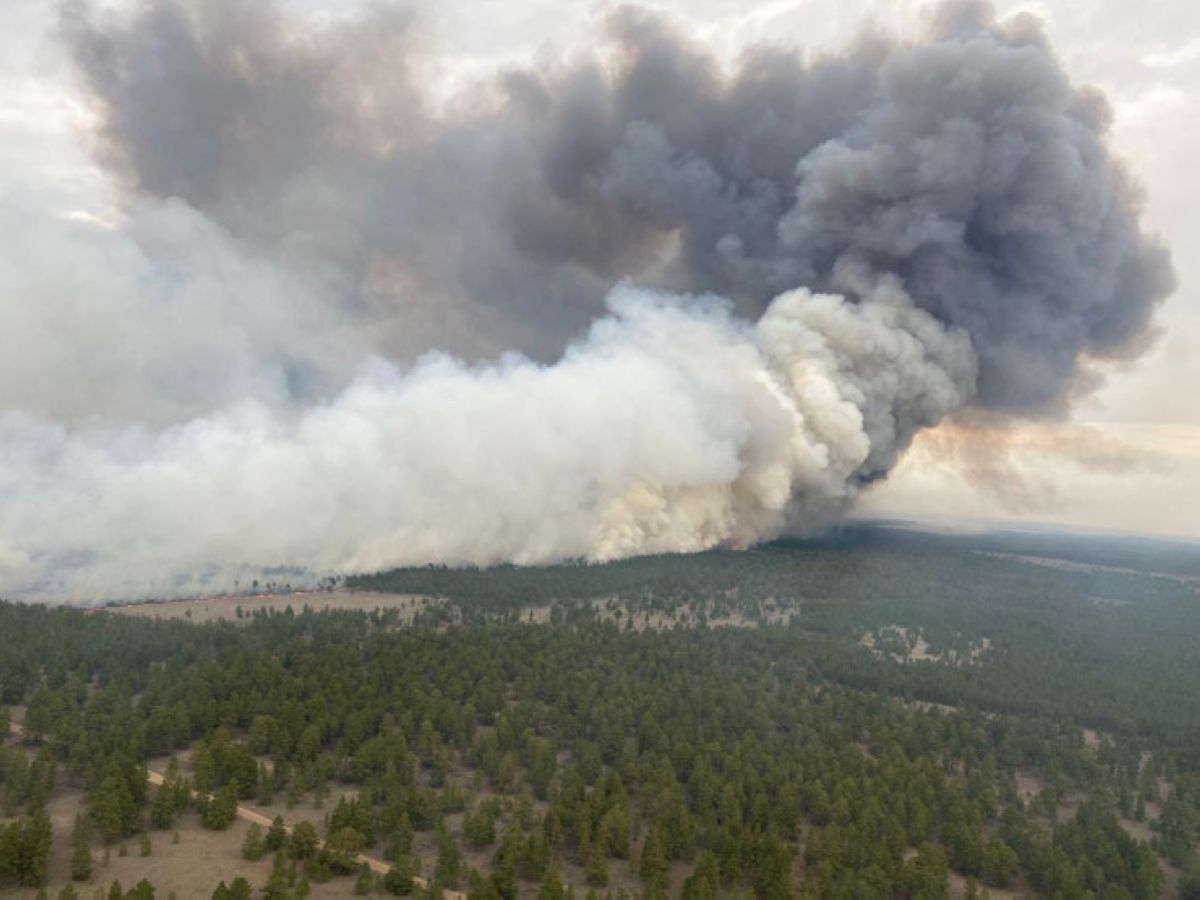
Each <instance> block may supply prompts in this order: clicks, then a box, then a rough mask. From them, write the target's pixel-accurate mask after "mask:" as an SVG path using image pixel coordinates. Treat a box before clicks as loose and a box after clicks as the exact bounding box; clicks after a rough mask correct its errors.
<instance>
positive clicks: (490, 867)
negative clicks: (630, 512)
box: [0, 524, 1200, 900]
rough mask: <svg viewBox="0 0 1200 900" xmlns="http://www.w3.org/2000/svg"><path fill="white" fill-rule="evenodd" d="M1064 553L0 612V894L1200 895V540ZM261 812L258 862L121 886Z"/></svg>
mask: <svg viewBox="0 0 1200 900" xmlns="http://www.w3.org/2000/svg"><path fill="white" fill-rule="evenodd" d="M1022 541H1023V542H1024V543H1022ZM1084 543H1086V542H1084ZM1080 546H1082V545H1079V544H1078V542H1076V543H1075V544H1069V545H1068V544H1062V545H1055V544H1054V543H1053V542H1052V541H1047V542H1044V543H1039V542H1038V541H1037V540H1035V539H1031V538H1029V536H1014V535H1011V534H1010V535H1000V536H996V537H995V538H994V539H992V540H991V541H989V540H985V539H983V538H979V537H973V538H971V539H970V540H969V541H964V540H963V539H961V538H949V537H943V536H940V535H931V534H924V533H920V532H915V531H911V530H905V529H898V528H890V527H884V526H881V525H876V524H866V525H861V526H857V527H855V528H852V529H848V530H847V531H846V532H844V533H842V534H839V535H837V536H836V537H835V538H831V539H826V540H818V541H807V542H783V543H778V544H773V545H769V546H765V547H761V548H758V549H755V550H752V551H741V552H733V551H727V552H713V553H706V554H700V555H695V556H667V557H647V558H641V559H635V560H630V561H627V562H621V563H613V564H608V565H584V564H575V565H563V566H556V567H530V568H515V567H505V568H500V569H489V570H461V569H458V570H455V569H445V568H436V567H429V568H419V569H406V570H397V571H392V572H387V573H380V574H376V575H369V576H361V577H356V578H353V579H348V581H347V584H346V587H348V588H350V589H353V590H359V591H373V592H391V593H400V594H411V595H418V596H421V597H425V598H429V599H430V601H431V602H430V603H429V604H428V605H427V606H425V607H424V608H423V611H422V612H421V613H420V614H419V615H417V616H416V618H415V619H413V620H411V621H410V620H404V619H402V618H401V617H400V616H399V615H398V614H397V613H395V611H391V610H387V609H382V608H381V609H378V610H375V611H374V612H363V611H339V610H332V611H319V612H318V611H314V610H311V609H306V608H305V606H304V603H303V600H302V598H300V597H297V603H296V606H295V608H294V609H292V608H288V609H287V610H285V611H283V612H278V611H275V610H273V609H256V608H255V602H256V601H255V598H254V597H246V598H245V600H244V603H243V605H242V606H239V609H238V616H237V618H236V619H233V620H231V621H220V622H210V623H205V624H193V623H191V622H188V621H154V620H150V619H141V618H135V617H129V616H123V615H119V614H117V613H116V612H114V611H106V610H102V609H101V610H79V609H68V608H48V607H40V606H30V605H21V604H14V603H3V604H0V635H3V640H4V649H3V652H0V704H2V705H3V706H2V707H0V708H2V711H0V726H2V727H3V728H4V732H5V733H7V732H8V731H9V729H10V728H11V729H12V732H13V734H12V738H11V740H10V741H9V742H8V743H7V744H5V745H3V746H2V747H0V814H2V815H3V818H2V819H0V823H2V824H0V828H2V830H0V890H12V891H14V892H16V891H22V890H23V891H26V892H27V895H28V896H31V897H32V896H36V895H37V894H38V892H39V891H41V892H43V894H44V895H45V896H58V897H93V896H98V897H118V898H120V897H136V898H142V897H154V896H158V897H160V898H166V897H168V896H171V895H175V896H179V897H183V896H204V897H208V896H212V897H250V896H255V897H258V896H265V897H273V898H282V897H301V896H309V895H312V896H341V895H351V894H358V895H369V894H375V895H378V896H385V895H412V896H419V897H425V896H431V897H432V896H446V897H455V896H461V895H466V896H469V897H480V898H512V897H539V898H547V900H553V898H562V897H567V896H571V897H579V898H583V897H620V898H631V900H632V898H635V897H644V898H656V897H684V898H715V897H726V896H728V897H735V896H737V897H742V896H755V897H761V898H772V900H773V898H790V897H796V898H799V897H847V898H850V897H854V898H858V897H911V898H918V897H921V898H934V897H948V896H965V897H982V896H987V895H989V894H990V895H992V896H997V897H999V896H1018V895H1029V896H1045V897H1061V898H1064V900H1071V898H1086V897H1096V898H1126V897H1136V898H1143V897H1158V896H1176V895H1177V896H1181V897H1200V859H1198V858H1197V843H1198V837H1200V652H1197V650H1198V646H1200V645H1198V643H1197V641H1198V637H1197V636H1198V635H1200V595H1198V589H1200V584H1198V583H1196V582H1195V581H1193V580H1191V576H1190V574H1189V573H1190V571H1192V570H1191V569H1190V568H1189V567H1190V566H1193V565H1194V563H1195V561H1194V560H1193V559H1191V558H1190V557H1188V553H1190V552H1196V551H1194V550H1193V549H1189V548H1187V547H1170V548H1167V549H1156V550H1152V551H1147V550H1146V549H1145V548H1144V547H1136V546H1135V547H1132V548H1129V549H1127V551H1124V555H1122V551H1120V548H1114V549H1113V553H1112V554H1111V558H1112V559H1113V560H1114V561H1113V562H1111V563H1103V562H1099V561H1098V560H1097V558H1094V555H1095V554H1096V553H1097V552H1098V551H1097V550H1096V549H1095V548H1091V549H1090V550H1089V549H1087V548H1086V547H1085V548H1083V549H1079V547H1080ZM1072 548H1074V549H1072ZM1039 550H1040V555H1039V553H1038V552H1035V551H1039ZM1055 553H1058V554H1059V556H1058V557H1056V558H1058V559H1061V560H1068V561H1072V563H1073V564H1072V565H1067V566H1063V567H1059V566H1051V565H1046V564H1044V562H1045V560H1044V559H1043V558H1042V556H1043V555H1053V554H1055ZM1088 554H1092V555H1088ZM1024 557H1029V559H1026V558H1024ZM1030 559H1033V560H1034V562H1030ZM152 781H154V782H156V783H152ZM72 796H77V797H78V798H79V802H78V804H77V811H76V813H75V814H74V815H73V816H67V815H65V814H63V813H61V809H63V808H65V807H64V806H63V805H62V804H63V803H65V802H66V801H65V799H64V798H68V797H72ZM244 810H251V811H257V813H258V814H260V815H261V817H262V820H263V824H262V825H261V826H260V825H258V824H253V823H252V824H251V825H250V826H249V827H248V828H247V829H246V830H245V836H244V839H242V840H238V841H235V842H234V843H233V845H232V846H233V847H234V848H235V849H236V857H237V859H238V861H239V865H240V864H243V863H244V864H245V865H248V866H252V869H251V870H247V871H250V874H251V875H253V876H254V877H250V875H241V874H237V872H241V871H242V870H241V869H238V870H237V871H236V872H235V869H234V868H233V867H231V868H230V869H229V871H227V872H226V871H220V870H219V867H217V868H213V869H211V870H209V871H206V873H205V875H206V877H207V879H208V880H207V881H205V883H203V884H189V886H188V888H187V890H186V891H185V890H184V889H182V888H180V887H178V886H177V887H168V886H167V885H166V884H164V883H161V879H160V883H155V882H154V880H153V879H149V878H147V879H143V880H142V881H140V882H138V883H136V884H132V883H131V884H128V885H127V886H126V887H124V888H123V887H122V886H121V885H120V884H118V883H116V882H114V881H111V880H110V879H108V878H106V876H105V872H106V865H107V864H108V862H109V861H110V860H111V859H112V858H115V857H119V856H126V855H129V854H130V853H134V854H137V853H142V854H143V855H144V856H146V857H150V856H151V853H161V852H162V851H161V850H159V849H155V848H160V847H163V846H164V845H169V844H170V842H172V841H178V840H179V835H180V833H181V831H182V832H183V833H184V834H185V838H184V844H183V845H181V846H183V847H186V845H187V842H188V841H191V840H193V838H192V837H191V836H190V834H191V832H190V831H188V829H189V828H191V829H195V830H197V831H200V832H204V833H213V834H217V833H222V832H225V831H227V830H229V829H230V828H231V827H234V826H235V822H236V825H237V827H241V822H240V820H239V819H238V817H239V816H240V815H242V811H244ZM60 820H61V821H60ZM130 848H132V850H131V849H130ZM56 861H57V862H56ZM133 861H136V860H133ZM133 861H131V863H130V864H131V865H132V862H133ZM371 862H374V863H376V865H374V866H372V865H370V864H369V863H371ZM156 892H157V893H156Z"/></svg>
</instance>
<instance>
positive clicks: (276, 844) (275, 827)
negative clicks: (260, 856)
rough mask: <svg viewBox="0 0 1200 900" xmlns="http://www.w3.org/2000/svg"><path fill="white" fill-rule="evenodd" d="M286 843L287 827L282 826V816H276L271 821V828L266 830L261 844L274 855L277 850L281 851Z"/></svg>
mask: <svg viewBox="0 0 1200 900" xmlns="http://www.w3.org/2000/svg"><path fill="white" fill-rule="evenodd" d="M286 843H287V826H286V825H284V824H283V816H276V817H275V818H274V819H272V820H271V827H270V828H268V829H267V836H266V838H265V839H264V841H263V844H264V846H265V847H266V849H267V850H269V851H270V852H271V853H275V852H276V851H278V850H282V849H283V846H284V844H286Z"/></svg>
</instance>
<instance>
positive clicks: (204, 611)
mask: <svg viewBox="0 0 1200 900" xmlns="http://www.w3.org/2000/svg"><path fill="white" fill-rule="evenodd" d="M440 603H441V601H439V600H434V599H432V598H430V597H422V596H418V595H415V594H377V593H372V592H368V591H292V592H291V593H287V594H251V595H240V596H226V597H195V598H192V599H189V600H167V601H163V602H150V603H129V604H125V605H123V606H105V607H99V608H98V610H102V611H104V612H110V613H116V614H117V615H122V616H138V617H140V618H146V619H187V620H188V621H191V622H197V623H203V622H217V621H230V620H232V621H237V619H238V610H239V609H240V610H241V611H242V616H243V617H249V616H252V615H253V614H254V613H255V612H262V611H267V612H272V613H282V612H285V611H286V610H288V609H289V608H290V609H291V610H292V612H293V613H300V612H302V611H303V610H304V609H306V608H307V609H311V610H314V611H320V610H326V609H341V610H351V611H358V612H371V611H372V610H376V609H388V610H392V609H394V610H398V611H399V612H400V614H401V620H402V621H403V622H405V623H407V622H411V621H412V620H413V619H414V618H415V617H416V615H417V614H418V613H420V612H422V611H424V610H426V609H429V608H430V607H432V606H436V605H439V604H440Z"/></svg>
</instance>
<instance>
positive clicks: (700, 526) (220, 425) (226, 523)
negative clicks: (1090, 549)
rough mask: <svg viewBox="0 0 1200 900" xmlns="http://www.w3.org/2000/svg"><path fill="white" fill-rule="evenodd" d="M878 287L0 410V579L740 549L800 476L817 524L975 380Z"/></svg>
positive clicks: (717, 304) (137, 589) (103, 591)
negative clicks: (537, 356)
mask: <svg viewBox="0 0 1200 900" xmlns="http://www.w3.org/2000/svg"><path fill="white" fill-rule="evenodd" d="M878 295H879V296H878V297H877V298H872V299H870V300H867V301H865V302H862V303H859V304H850V303H847V302H846V301H844V300H843V299H842V298H840V297H836V296H832V295H815V294H811V293H809V292H808V291H806V290H797V291H793V292H790V293H788V294H784V295H782V296H781V297H779V298H778V299H777V300H776V301H775V302H774V303H773V304H772V305H771V307H770V308H769V310H768V312H767V314H766V315H765V316H764V317H763V319H762V320H761V321H760V322H759V323H758V324H757V325H751V324H749V323H746V322H743V321H740V320H738V319H737V318H735V317H734V316H732V315H731V313H730V312H729V310H728V306H727V304H725V303H723V302H722V301H720V300H718V299H716V298H684V297H672V296H665V295H658V294H653V293H647V292H643V291H637V290H633V289H620V290H618V291H617V292H615V293H614V294H613V295H612V297H611V298H610V302H609V306H610V313H609V314H608V315H607V316H606V317H604V318H602V319H600V320H598V321H597V322H596V323H594V324H593V326H592V327H591V329H590V330H589V332H588V333H587V335H586V336H585V337H584V338H583V339H582V340H580V341H579V342H577V343H575V344H573V345H571V346H570V347H569V348H568V350H567V352H566V353H565V355H564V356H563V358H562V359H561V361H559V362H558V363H556V364H554V365H549V366H546V365H541V364H538V363H535V362H532V361H530V360H528V359H526V358H523V357H520V356H511V357H508V358H505V359H503V360H502V361H500V362H499V363H496V364H494V365H486V366H475V367H471V366H467V365H465V364H463V363H461V362H459V361H457V360H455V359H452V358H450V357H448V356H445V355H431V356H428V357H426V358H424V359H423V360H421V361H420V362H419V363H418V364H417V365H416V366H415V367H413V368H412V369H411V370H409V371H406V372H405V371H401V370H399V369H397V368H395V367H394V366H391V365H389V364H387V363H384V362H382V361H376V362H373V363H371V364H370V365H368V366H367V367H366V368H364V370H363V371H362V372H361V373H360V374H359V375H358V377H357V378H356V379H355V380H354V381H353V383H352V384H350V386H349V387H347V388H346V390H345V391H344V392H342V393H341V394H340V395H339V396H338V397H337V398H336V399H334V400H333V401H331V402H329V403H327V404H322V405H317V406H314V407H312V408H307V409H304V410H303V411H300V412H296V413H291V414H289V413H287V412H286V411H284V412H280V411H278V410H273V409H272V408H270V407H268V406H267V405H265V404H263V403H261V402H244V403H239V404H235V405H233V406H230V407H228V408H226V409H225V410H224V411H222V412H220V413H217V414H213V415H208V416H204V417H200V418H196V419H194V420H192V421H189V422H187V423H184V424H180V425H175V426H171V427H168V428H166V429H163V430H161V431H150V430H146V429H143V428H117V429H112V428H108V429H105V428H77V429H71V430H68V429H65V428H63V427H61V426H56V425H53V424H51V423H49V422H47V421H46V420H44V419H39V418H35V417H32V416H29V415H27V414H13V413H8V414H5V415H3V416H0V448H2V450H0V452H2V453H3V460H2V464H0V496H2V497H4V500H5V502H4V503H3V505H2V506H0V535H3V536H4V543H3V544H0V551H2V552H0V589H2V590H4V591H6V592H10V593H15V594H17V595H27V596H33V597H36V596H39V595H44V596H54V597H66V598H70V599H75V600H100V599H108V598H113V597H121V596H146V595H161V594H179V593H189V592H197V591H205V590H213V589H218V588H228V587H230V586H231V585H232V583H233V581H235V580H238V579H240V580H241V581H242V582H243V583H248V582H249V581H250V579H251V578H260V577H265V576H264V575H263V574H262V573H263V571H264V567H266V568H268V569H269V568H271V567H288V568H292V569H297V570H303V571H304V572H306V573H309V574H310V575H311V574H313V573H318V574H327V573H345V572H357V571H364V570H374V569H379V568H384V567H388V566H396V565H405V564H420V563H426V562H431V561H438V562H449V563H457V564H468V563H469V564H478V565H486V564H489V563H497V562H502V561H515V562H518V563H537V562H546V561H550V560H558V559H563V558H586V559H596V560H600V559H611V558H617V557H623V556H629V555H633V554H639V553H654V552H664V551H680V550H684V551H690V550H701V549H704V548H708V547H713V546H716V545H728V544H732V545H745V544H749V543H751V542H754V541H758V540H761V539H763V538H765V537H769V536H771V535H772V534H775V533H777V532H778V531H779V530H780V529H782V528H783V527H784V526H785V524H791V525H792V526H794V525H795V524H796V523H795V522H794V521H793V522H791V523H789V521H788V519H789V516H790V515H791V516H794V515H795V512H796V506H795V504H794V502H793V501H794V499H795V498H796V497H797V496H798V495H799V496H802V497H804V498H806V501H807V502H806V503H805V504H804V505H803V509H804V514H805V515H806V516H808V517H810V518H811V521H810V522H809V524H810V525H813V524H819V523H820V521H821V516H823V515H829V514H832V513H834V512H836V511H837V510H839V509H841V508H842V507H843V505H844V504H845V503H846V502H847V501H848V500H849V499H850V498H851V497H853V495H854V493H855V490H856V488H855V481H854V477H855V475H856V473H859V472H863V471H867V470H869V469H870V468H872V467H874V466H876V465H880V464H881V462H880V461H881V460H883V459H886V458H890V457H891V456H892V455H893V454H894V453H895V452H896V450H897V449H898V448H899V447H900V446H901V445H902V444H903V443H905V442H907V441H908V440H909V439H910V438H911V436H912V433H913V431H914V430H915V429H916V428H917V427H920V426H922V425H925V424H929V423H930V422H932V421H936V420H937V419H939V418H940V417H941V416H942V415H944V414H945V413H946V412H947V411H948V410H950V409H953V408H955V407H956V406H958V405H961V403H962V402H963V401H964V400H965V399H966V398H967V397H968V396H969V394H970V392H971V390H972V384H973V376H974V368H973V360H972V357H971V353H970V349H969V346H968V344H967V341H966V338H965V336H963V335H962V334H956V333H952V332H947V331H946V330H944V329H943V328H942V327H941V326H940V325H938V324H937V323H936V322H934V321H933V320H932V319H931V318H930V317H929V316H928V315H927V314H925V313H922V312H920V311H917V310H915V309H914V308H913V307H912V305H911V303H909V301H908V300H907V298H906V297H905V296H904V295H903V293H902V292H900V291H899V290H898V289H896V288H895V286H884V287H883V288H881V289H880V290H879V291H878ZM947 363H950V364H951V365H947ZM217 561H219V564H218V563H217Z"/></svg>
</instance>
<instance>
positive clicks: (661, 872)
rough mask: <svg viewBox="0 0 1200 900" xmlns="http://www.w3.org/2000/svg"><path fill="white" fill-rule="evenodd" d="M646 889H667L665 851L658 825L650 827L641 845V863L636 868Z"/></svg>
mask: <svg viewBox="0 0 1200 900" xmlns="http://www.w3.org/2000/svg"><path fill="white" fill-rule="evenodd" d="M638 873H639V874H640V875H641V876H642V883H643V884H644V885H645V886H646V890H647V891H651V890H657V891H665V890H666V889H667V873H668V869H667V853H666V848H665V847H664V846H663V839H662V834H661V832H660V831H659V829H658V827H657V826H655V827H653V828H651V829H650V832H649V834H647V835H646V842H645V843H644V844H643V845H642V863H641V866H640V867H639V869H638Z"/></svg>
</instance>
